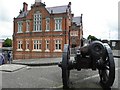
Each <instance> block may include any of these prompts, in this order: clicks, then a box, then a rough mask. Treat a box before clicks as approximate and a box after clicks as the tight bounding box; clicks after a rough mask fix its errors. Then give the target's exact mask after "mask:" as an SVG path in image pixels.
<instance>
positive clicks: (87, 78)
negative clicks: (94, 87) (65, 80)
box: [51, 68, 120, 88]
mask: <svg viewBox="0 0 120 90" xmlns="http://www.w3.org/2000/svg"><path fill="white" fill-rule="evenodd" d="M118 69H120V68H116V69H115V70H116V71H117V70H118ZM96 77H99V74H96V75H93V76H90V77H86V78H83V79H81V80H79V81H76V82H74V83H78V82H83V81H85V80H89V79H92V78H96ZM62 87H63V85H60V86H57V87H51V88H62Z"/></svg>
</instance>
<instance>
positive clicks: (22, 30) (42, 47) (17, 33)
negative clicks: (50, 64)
mask: <svg viewBox="0 0 120 90" xmlns="http://www.w3.org/2000/svg"><path fill="white" fill-rule="evenodd" d="M27 7H28V4H27V3H25V2H24V3H23V10H20V13H19V15H18V16H17V17H16V18H14V31H13V59H31V58H44V57H61V55H62V51H63V47H64V44H68V43H69V37H70V39H71V40H70V45H71V47H72V46H79V45H81V38H82V37H83V26H82V15H81V16H79V17H74V15H73V14H72V13H71V2H69V4H68V5H62V6H56V7H46V5H45V3H42V2H41V0H35V3H34V4H33V5H32V6H31V9H30V10H28V9H27Z"/></svg>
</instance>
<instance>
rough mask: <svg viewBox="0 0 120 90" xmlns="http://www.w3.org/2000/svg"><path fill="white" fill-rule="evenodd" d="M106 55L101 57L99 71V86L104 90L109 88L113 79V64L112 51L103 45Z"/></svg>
mask: <svg viewBox="0 0 120 90" xmlns="http://www.w3.org/2000/svg"><path fill="white" fill-rule="evenodd" d="M105 48H106V55H105V57H103V68H102V69H99V75H100V84H101V86H102V87H104V88H110V87H111V86H112V85H113V83H114V79H115V63H114V58H113V54H112V50H111V48H110V47H109V45H107V44H106V45H105Z"/></svg>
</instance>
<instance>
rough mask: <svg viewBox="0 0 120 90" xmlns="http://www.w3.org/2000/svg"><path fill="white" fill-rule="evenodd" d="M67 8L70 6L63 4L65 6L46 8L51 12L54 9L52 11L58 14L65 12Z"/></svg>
mask: <svg viewBox="0 0 120 90" xmlns="http://www.w3.org/2000/svg"><path fill="white" fill-rule="evenodd" d="M67 8H68V5H63V6H56V7H48V8H46V9H47V10H48V12H49V13H51V11H52V13H55V14H57V13H65V12H66V10H67Z"/></svg>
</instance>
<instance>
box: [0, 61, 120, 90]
mask: <svg viewBox="0 0 120 90" xmlns="http://www.w3.org/2000/svg"><path fill="white" fill-rule="evenodd" d="M115 64H116V79H115V82H114V85H113V87H112V88H118V87H119V88H120V86H118V85H120V82H118V75H120V66H118V64H120V59H119V60H118V59H115ZM1 72H2V71H0V73H1ZM118 72H119V73H118ZM61 77H62V76H61V69H60V68H59V67H58V66H57V65H53V66H39V67H38V66H37V67H30V66H27V67H25V68H23V69H20V70H18V71H14V72H2V88H62V78H61ZM70 87H71V88H74V89H76V88H101V86H100V84H99V74H98V71H92V70H81V71H76V70H71V73H70ZM100 90H102V88H101V89H100Z"/></svg>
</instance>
